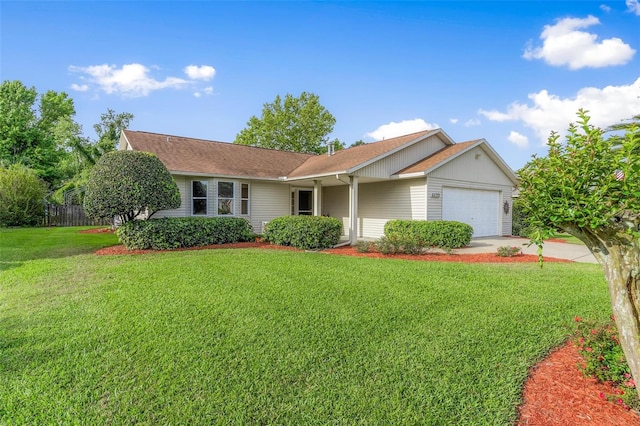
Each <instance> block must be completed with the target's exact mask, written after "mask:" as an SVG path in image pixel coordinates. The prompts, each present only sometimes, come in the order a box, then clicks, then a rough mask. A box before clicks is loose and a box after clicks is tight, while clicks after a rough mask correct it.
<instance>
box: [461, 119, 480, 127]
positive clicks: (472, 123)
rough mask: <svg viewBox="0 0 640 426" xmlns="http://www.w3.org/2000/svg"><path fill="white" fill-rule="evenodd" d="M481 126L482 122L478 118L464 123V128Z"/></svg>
mask: <svg viewBox="0 0 640 426" xmlns="http://www.w3.org/2000/svg"><path fill="white" fill-rule="evenodd" d="M479 125H480V120H478V119H477V118H472V119H470V120H467V121H465V122H464V127H473V126H479Z"/></svg>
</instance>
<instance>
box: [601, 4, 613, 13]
mask: <svg viewBox="0 0 640 426" xmlns="http://www.w3.org/2000/svg"><path fill="white" fill-rule="evenodd" d="M600 10H601V11H603V12H605V13H609V12H611V7H609V5H606V4H601V5H600Z"/></svg>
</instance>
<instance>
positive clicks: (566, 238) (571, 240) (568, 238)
mask: <svg viewBox="0 0 640 426" xmlns="http://www.w3.org/2000/svg"><path fill="white" fill-rule="evenodd" d="M553 238H556V239H558V240H564V241H565V242H567V243H569V244H577V245H582V246H583V245H584V243H583V242H582V241H580V240H579V239H577V238H576V237H574V236H573V235H571V234H556V235H555V237H553Z"/></svg>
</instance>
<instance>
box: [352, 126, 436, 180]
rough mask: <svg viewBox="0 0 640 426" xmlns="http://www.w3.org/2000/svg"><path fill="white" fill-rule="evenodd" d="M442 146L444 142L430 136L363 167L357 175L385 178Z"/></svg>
mask: <svg viewBox="0 0 640 426" xmlns="http://www.w3.org/2000/svg"><path fill="white" fill-rule="evenodd" d="M444 147H445V144H444V142H443V141H442V140H441V139H440V138H439V137H438V136H435V135H434V136H430V137H428V138H427V139H425V140H423V141H421V142H418V143H416V144H414V145H412V146H410V147H408V148H405V149H402V150H400V151H398V152H396V153H395V154H392V155H390V156H388V157H386V158H383V159H382V160H379V161H376V162H375V163H372V164H369V165H368V166H366V167H363V168H362V169H361V170H358V176H363V177H377V178H383V179H386V178H388V177H389V176H391V175H392V174H394V173H396V172H397V171H398V170H402V169H404V168H405V167H408V166H410V165H412V164H414V163H415V162H417V161H419V160H421V159H423V158H425V157H428V156H430V155H431V154H433V153H435V152H437V151H439V150H440V149H442V148H444Z"/></svg>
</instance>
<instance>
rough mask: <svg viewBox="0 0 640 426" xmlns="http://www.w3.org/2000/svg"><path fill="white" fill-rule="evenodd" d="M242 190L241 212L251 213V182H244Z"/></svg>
mask: <svg viewBox="0 0 640 426" xmlns="http://www.w3.org/2000/svg"><path fill="white" fill-rule="evenodd" d="M241 189H242V190H241V191H240V214H249V184H248V183H243V184H242V186H241Z"/></svg>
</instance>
